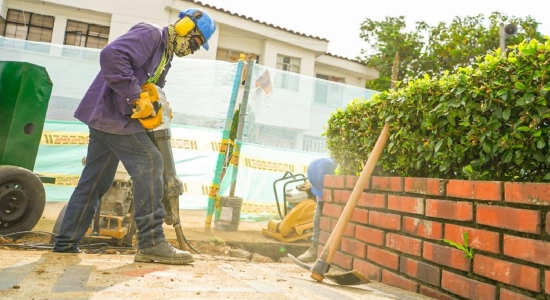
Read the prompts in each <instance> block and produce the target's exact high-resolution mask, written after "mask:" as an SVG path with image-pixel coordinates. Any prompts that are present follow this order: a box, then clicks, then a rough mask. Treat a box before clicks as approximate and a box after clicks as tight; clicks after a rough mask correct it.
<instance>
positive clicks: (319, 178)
mask: <svg viewBox="0 0 550 300" xmlns="http://www.w3.org/2000/svg"><path fill="white" fill-rule="evenodd" d="M335 169H336V162H335V161H334V159H332V158H329V157H322V158H317V159H314V160H313V161H311V162H310V163H309V166H308V167H307V179H308V181H309V182H310V183H311V193H312V194H313V195H315V198H316V200H317V206H316V207H315V216H314V217H313V237H312V238H311V240H312V242H313V243H312V245H311V247H310V248H309V249H307V250H306V252H304V253H303V254H302V255H300V256H298V257H297V259H298V260H300V261H302V262H305V263H308V262H314V261H315V260H316V259H317V249H318V248H319V232H320V231H321V228H320V223H321V215H322V214H323V206H324V203H325V202H324V201H323V190H324V189H325V185H324V181H325V175H333V174H334V170H335Z"/></svg>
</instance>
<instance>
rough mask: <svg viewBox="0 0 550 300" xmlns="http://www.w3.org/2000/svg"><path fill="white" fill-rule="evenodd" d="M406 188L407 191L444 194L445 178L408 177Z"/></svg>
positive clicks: (423, 193)
mask: <svg viewBox="0 0 550 300" xmlns="http://www.w3.org/2000/svg"><path fill="white" fill-rule="evenodd" d="M404 189H405V192H407V193H415V194H422V195H436V196H443V195H444V194H445V180H443V179H435V178H413V177H406V178H405V188H404Z"/></svg>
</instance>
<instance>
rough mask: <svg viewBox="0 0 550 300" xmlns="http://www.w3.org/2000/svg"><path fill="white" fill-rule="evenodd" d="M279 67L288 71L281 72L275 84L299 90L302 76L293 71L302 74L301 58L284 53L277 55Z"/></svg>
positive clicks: (279, 86)
mask: <svg viewBox="0 0 550 300" xmlns="http://www.w3.org/2000/svg"><path fill="white" fill-rule="evenodd" d="M276 67H277V69H279V70H283V71H287V72H281V73H282V74H281V76H276V77H275V86H276V87H278V88H283V89H288V90H292V91H298V87H299V85H300V77H299V76H297V75H294V74H291V73H297V74H300V59H299V58H296V57H289V56H284V55H277V66H276Z"/></svg>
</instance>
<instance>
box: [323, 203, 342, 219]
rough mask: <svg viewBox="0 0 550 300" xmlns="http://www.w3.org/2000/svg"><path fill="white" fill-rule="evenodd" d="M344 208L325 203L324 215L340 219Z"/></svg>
mask: <svg viewBox="0 0 550 300" xmlns="http://www.w3.org/2000/svg"><path fill="white" fill-rule="evenodd" d="M342 210H343V207H342V206H341V205H337V204H332V203H325V204H324V205H323V215H325V216H329V217H333V218H336V219H338V218H340V215H341V214H342Z"/></svg>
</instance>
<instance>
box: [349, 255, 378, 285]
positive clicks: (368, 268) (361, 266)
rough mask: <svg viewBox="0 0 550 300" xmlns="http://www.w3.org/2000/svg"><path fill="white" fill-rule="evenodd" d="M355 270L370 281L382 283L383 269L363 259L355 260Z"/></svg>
mask: <svg viewBox="0 0 550 300" xmlns="http://www.w3.org/2000/svg"><path fill="white" fill-rule="evenodd" d="M353 269H354V270H357V271H359V272H360V273H361V274H363V276H365V277H367V278H368V279H369V280H375V281H380V280H381V278H382V269H380V268H379V267H377V266H375V265H373V264H371V263H368V262H366V261H364V260H362V259H358V258H354V259H353Z"/></svg>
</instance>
